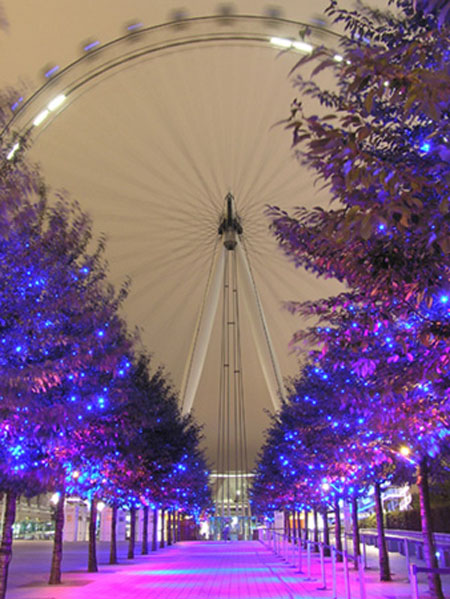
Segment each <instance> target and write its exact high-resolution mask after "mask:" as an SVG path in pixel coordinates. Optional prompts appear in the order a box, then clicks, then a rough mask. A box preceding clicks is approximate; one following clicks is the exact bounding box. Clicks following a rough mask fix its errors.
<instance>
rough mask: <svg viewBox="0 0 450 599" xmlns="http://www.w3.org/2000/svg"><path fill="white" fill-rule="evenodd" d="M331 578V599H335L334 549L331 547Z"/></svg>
mask: <svg viewBox="0 0 450 599" xmlns="http://www.w3.org/2000/svg"><path fill="white" fill-rule="evenodd" d="M331 576H332V578H333V581H332V585H333V587H332V589H333V590H332V592H331V599H337V577H336V547H331Z"/></svg>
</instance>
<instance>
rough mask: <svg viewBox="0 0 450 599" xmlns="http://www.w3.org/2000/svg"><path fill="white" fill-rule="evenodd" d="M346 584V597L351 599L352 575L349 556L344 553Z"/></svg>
mask: <svg viewBox="0 0 450 599" xmlns="http://www.w3.org/2000/svg"><path fill="white" fill-rule="evenodd" d="M344 582H345V597H346V599H351V595H350V573H349V571H348V554H347V552H346V551H344Z"/></svg>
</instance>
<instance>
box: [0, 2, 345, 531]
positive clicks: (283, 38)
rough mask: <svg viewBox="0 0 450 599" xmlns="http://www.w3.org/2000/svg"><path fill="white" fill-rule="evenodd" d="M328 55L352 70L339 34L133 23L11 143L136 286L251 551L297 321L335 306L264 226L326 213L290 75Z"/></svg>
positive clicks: (150, 337) (241, 21) (66, 71)
mask: <svg viewBox="0 0 450 599" xmlns="http://www.w3.org/2000/svg"><path fill="white" fill-rule="evenodd" d="M317 45H325V46H326V47H327V48H329V51H330V53H331V55H332V56H334V57H335V59H336V60H337V61H339V60H341V57H340V56H339V54H338V52H337V48H338V45H339V37H338V36H337V35H336V34H334V33H332V32H329V31H326V30H324V29H322V28H320V27H313V26H310V25H307V24H304V23H299V22H296V21H290V20H287V19H282V18H278V17H276V16H252V15H245V16H243V15H234V14H223V15H215V16H210V17H198V18H189V19H183V18H180V19H176V20H174V21H171V22H169V23H166V24H163V25H158V26H153V27H144V26H143V25H141V24H139V23H133V24H130V25H129V26H128V29H127V31H126V33H125V34H124V35H123V36H121V37H119V38H117V39H115V40H113V41H111V42H108V43H106V44H101V43H100V42H99V41H97V40H91V41H90V42H88V43H86V44H85V46H84V50H83V55H82V56H81V57H80V58H79V59H78V60H76V61H75V62H73V63H72V64H70V65H68V66H67V67H64V68H61V67H58V66H57V65H53V66H51V67H49V68H48V69H47V71H46V81H45V83H44V85H42V87H41V88H39V89H38V90H37V91H36V92H35V93H33V94H32V95H31V96H30V97H29V98H28V99H25V100H20V99H19V98H18V99H17V102H16V103H15V104H14V105H13V107H12V108H13V110H12V116H11V120H10V122H9V123H8V126H7V127H6V129H5V130H4V131H3V133H2V137H3V138H4V139H6V140H7V143H8V148H9V152H8V159H9V160H14V159H15V157H16V156H18V155H19V154H20V152H22V151H23V148H25V147H27V148H28V149H27V152H28V153H29V155H30V157H31V159H32V160H35V161H38V162H39V163H41V166H42V170H43V172H44V175H45V177H46V180H47V181H48V182H49V184H50V185H51V186H52V187H53V188H59V187H64V188H67V189H68V190H69V191H70V192H71V193H73V195H74V196H75V197H76V198H77V199H78V200H79V202H80V204H81V205H82V207H83V208H85V209H86V210H87V211H88V212H90V213H91V215H92V217H93V222H94V228H95V230H96V231H97V232H103V233H105V234H106V236H107V257H108V260H109V263H110V268H111V277H112V280H113V282H114V281H115V282H117V283H119V284H120V282H121V281H123V280H124V279H125V278H126V277H128V276H130V277H131V281H132V287H131V292H130V296H129V299H128V300H127V305H126V312H127V314H126V317H127V320H128V321H129V322H130V323H131V325H137V326H139V327H140V328H141V329H142V339H143V343H144V345H145V346H146V347H147V348H148V349H149V351H151V352H153V353H154V359H155V361H156V362H161V363H163V364H165V365H166V366H167V368H168V370H169V371H170V373H171V374H172V376H173V378H174V383H175V385H176V386H177V388H178V389H179V390H180V394H181V401H182V409H183V410H184V412H186V413H187V412H190V411H191V410H192V409H193V410H194V412H195V414H196V416H197V417H199V419H200V421H202V422H203V423H205V436H206V443H207V445H208V447H210V448H211V451H210V456H211V460H212V461H213V462H215V466H214V473H213V476H214V477H215V478H214V480H215V483H216V510H217V515H218V517H220V518H222V519H223V518H227V519H231V518H237V519H238V520H239V522H240V524H239V526H240V533H239V534H241V535H244V536H245V535H247V534H248V519H249V515H250V514H249V507H248V501H247V487H248V482H249V471H250V468H251V464H252V461H253V459H254V456H255V453H256V451H257V449H258V446H259V443H260V440H261V430H262V429H263V428H264V427H265V425H266V423H267V415H266V414H265V410H269V411H273V410H275V409H276V408H277V407H278V405H279V401H280V399H281V398H282V397H283V393H284V390H283V388H284V387H283V377H284V376H286V375H290V374H293V373H294V372H295V369H296V364H297V361H296V358H295V357H293V356H289V355H288V343H289V340H290V338H291V336H292V333H293V331H295V330H296V329H298V328H300V326H301V325H300V323H298V322H297V321H295V320H294V319H293V318H292V317H290V316H289V315H288V314H287V312H285V311H283V310H282V307H281V303H282V302H283V301H285V300H292V299H297V300H299V299H300V300H301V299H310V298H313V297H323V296H324V295H328V294H330V293H331V292H332V291H330V287H329V283H326V282H323V281H317V280H316V279H314V278H313V277H311V276H308V275H307V274H305V273H302V274H299V273H296V272H295V269H294V268H293V266H292V265H290V264H289V263H288V262H287V261H286V259H285V258H284V257H283V256H281V255H280V254H279V253H278V252H277V249H276V244H275V242H274V240H273V239H272V238H271V236H270V233H269V231H268V222H267V220H266V217H265V216H264V210H265V207H266V206H267V205H273V204H277V205H280V206H282V207H285V208H287V209H288V208H290V207H293V206H298V205H308V204H309V205H316V204H318V203H322V202H324V201H327V197H326V195H320V194H319V193H318V192H317V191H316V189H315V188H314V186H313V181H312V180H311V177H309V176H308V175H307V174H306V173H305V171H302V169H301V168H300V166H299V164H298V163H297V162H296V161H295V159H294V158H293V156H292V152H291V148H290V138H289V134H288V133H286V131H285V130H284V128H283V126H282V125H280V124H279V123H280V121H282V120H283V119H284V118H285V117H287V116H288V115H289V107H290V103H291V100H292V99H293V98H294V96H295V91H294V90H293V89H292V84H291V83H290V81H289V76H288V75H289V72H290V70H291V69H292V67H293V66H294V65H295V64H296V62H297V61H298V60H299V59H300V58H301V57H302V56H303V55H304V54H305V53H306V54H307V53H309V52H311V51H312V50H313V48H314V47H315V46H317ZM277 123H278V124H277ZM246 527H247V528H246ZM218 535H219V536H220V531H219V532H218Z"/></svg>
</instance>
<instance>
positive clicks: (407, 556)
mask: <svg viewBox="0 0 450 599" xmlns="http://www.w3.org/2000/svg"><path fill="white" fill-rule="evenodd" d="M405 559H406V571H407V572H408V580H411V578H410V559H409V546H408V539H405Z"/></svg>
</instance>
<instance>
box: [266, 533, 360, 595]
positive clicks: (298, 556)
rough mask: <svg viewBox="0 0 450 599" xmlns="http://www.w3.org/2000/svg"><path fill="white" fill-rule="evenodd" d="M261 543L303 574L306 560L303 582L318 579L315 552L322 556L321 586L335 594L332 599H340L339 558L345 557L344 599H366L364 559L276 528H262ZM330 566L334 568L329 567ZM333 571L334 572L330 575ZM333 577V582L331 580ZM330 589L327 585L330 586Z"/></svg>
mask: <svg viewBox="0 0 450 599" xmlns="http://www.w3.org/2000/svg"><path fill="white" fill-rule="evenodd" d="M261 533H262V534H260V539H259V540H260V541H261V542H262V543H264V544H265V545H266V546H268V547H269V548H270V549H272V551H273V552H274V553H275V554H276V555H279V556H280V557H281V558H282V559H284V560H285V561H286V562H287V563H290V564H291V565H293V566H294V567H296V568H298V571H299V572H304V570H303V568H304V565H305V561H306V572H305V573H306V578H305V579H303V580H309V581H311V582H312V581H314V580H317V578H314V577H313V574H312V553H317V552H318V553H319V558H320V583H321V584H322V586H321V587H320V589H321V590H325V589H327V588H330V590H331V592H332V595H331V599H338V575H339V573H338V568H337V562H338V556H342V563H343V570H342V576H343V580H344V593H345V595H344V597H345V599H352V598H355V599H356V597H358V598H359V599H366V583H365V577H364V565H363V559H362V557H361V556H356V559H355V556H353V555H350V554H349V553H348V552H347V551H338V550H337V549H336V547H335V546H334V545H327V544H326V543H324V542H323V541H315V540H310V539H306V538H303V539H302V538H299V537H295V536H290V537H289V536H288V535H287V534H285V533H284V531H278V530H276V529H273V528H265V529H261ZM326 549H328V550H329V552H330V556H329V557H330V559H326V556H325V553H326ZM352 561H353V562H355V564H356V565H357V570H353V571H352V574H353V575H355V574H356V575H357V577H358V584H357V588H358V592H357V595H355V594H353V595H352V592H353V593H354V590H353V591H352V587H351V584H350V576H351V572H350V567H349V563H350V562H352ZM330 567H331V568H330ZM330 569H331V572H330ZM330 574H331V580H330ZM330 582H331V587H328V586H327V585H328V584H330Z"/></svg>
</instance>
